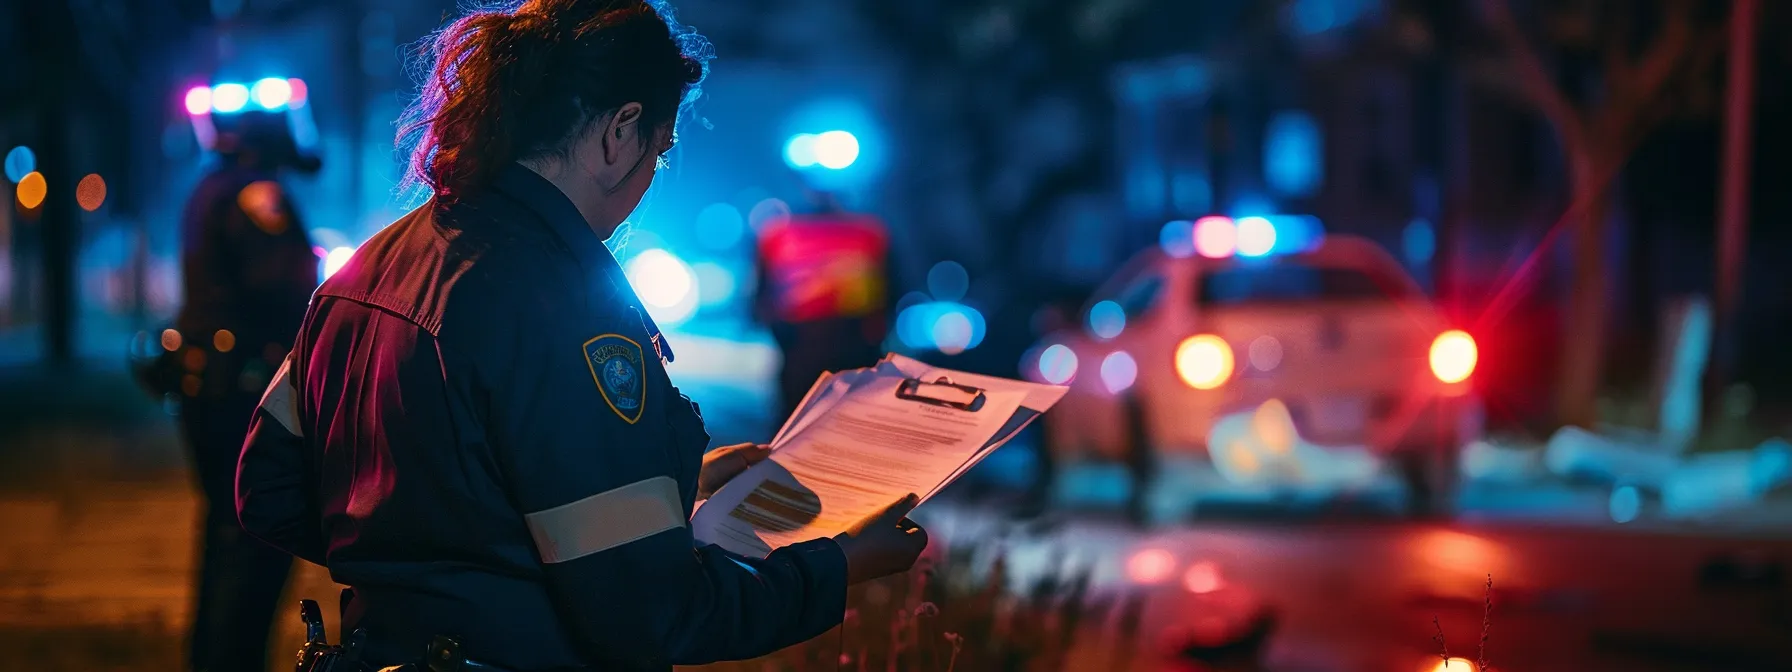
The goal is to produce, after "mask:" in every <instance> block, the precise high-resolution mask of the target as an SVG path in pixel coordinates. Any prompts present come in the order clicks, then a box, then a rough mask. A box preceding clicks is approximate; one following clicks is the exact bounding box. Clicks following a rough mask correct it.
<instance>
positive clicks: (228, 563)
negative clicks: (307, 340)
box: [162, 111, 319, 672]
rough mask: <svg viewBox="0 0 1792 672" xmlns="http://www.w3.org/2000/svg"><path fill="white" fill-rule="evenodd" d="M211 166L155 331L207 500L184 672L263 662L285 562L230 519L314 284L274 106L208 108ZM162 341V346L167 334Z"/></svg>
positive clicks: (314, 165) (294, 159) (221, 671)
mask: <svg viewBox="0 0 1792 672" xmlns="http://www.w3.org/2000/svg"><path fill="white" fill-rule="evenodd" d="M211 123H212V124H213V125H214V126H215V127H216V129H217V135H216V141H215V143H216V144H215V145H214V146H213V149H214V150H215V151H216V153H217V155H218V159H219V163H218V166H217V167H216V168H215V169H214V170H212V171H211V172H210V173H208V174H207V175H206V176H205V177H204V179H202V180H201V181H200V182H199V186H198V188H197V189H196V190H195V191H194V192H193V196H192V198H191V199H190V200H189V201H188V202H187V206H186V212H185V214H184V215H183V217H182V222H181V271H182V273H181V275H182V279H183V281H184V283H185V297H184V301H183V303H182V305H181V310H180V315H179V317H178V318H177V320H176V323H175V331H176V332H177V333H178V334H179V336H178V338H176V337H174V336H172V335H170V334H164V336H163V343H162V345H163V346H164V348H166V350H167V351H168V352H169V354H170V355H171V356H172V360H173V363H172V366H173V367H174V368H175V369H177V371H178V374H177V376H178V377H177V378H175V379H174V380H171V381H170V383H172V384H173V385H175V386H176V387H178V388H179V389H178V390H177V391H175V392H176V393H177V394H178V395H179V398H180V400H181V413H180V417H181V428H182V430H183V433H184V435H185V438H186V441H187V445H188V446H189V447H190V448H191V451H192V458H193V467H194V471H195V473H196V474H197V475H198V480H199V486H200V491H201V493H202V494H203V495H204V497H205V518H204V522H203V524H204V526H205V528H204V535H203V536H204V540H205V541H204V543H205V549H204V552H203V554H202V556H201V560H200V574H199V588H198V591H197V593H198V604H197V610H196V613H195V614H194V618H193V631H192V633H191V638H192V639H191V642H190V645H191V648H190V651H189V654H190V656H191V661H190V664H191V665H192V668H193V669H194V670H207V671H211V672H225V671H232V672H234V671H237V670H260V669H262V667H263V666H264V665H265V664H266V661H267V641H268V631H269V624H270V622H271V619H272V618H273V616H274V611H275V608H276V605H275V603H276V601H278V600H279V599H280V593H281V591H282V590H283V589H284V588H285V585H286V578H287V574H288V571H289V570H290V568H291V565H292V559H291V558H290V557H289V556H287V555H286V554H285V553H282V552H281V551H280V550H279V549H276V548H273V547H271V546H268V545H267V544H265V543H262V542H261V541H260V540H257V539H255V538H253V537H251V536H249V535H247V534H246V533H244V531H243V529H242V526H241V525H239V524H238V523H237V520H236V507H235V505H234V502H235V495H234V487H235V486H234V483H235V479H236V462H237V455H238V453H240V452H241V451H242V447H243V439H244V436H245V434H246V433H247V431H248V426H249V420H250V418H251V417H253V416H254V414H255V406H256V403H257V401H258V400H259V399H260V397H261V392H262V390H264V389H266V387H267V382H268V380H270V379H271V378H272V374H273V371H274V369H275V368H276V367H278V366H279V365H280V362H281V361H282V360H283V359H285V357H286V353H287V350H288V349H290V347H291V345H292V337H293V334H294V333H295V332H297V331H298V328H299V322H300V321H301V320H303V319H304V317H305V304H306V302H307V301H309V300H310V299H311V291H312V290H313V289H315V288H316V287H317V276H318V258H317V255H316V254H315V253H314V252H313V251H312V247H311V241H310V240H309V238H308V237H307V236H306V234H305V227H304V225H303V224H301V223H300V221H299V216H298V212H297V211H296V210H295V209H294V207H293V203H292V201H291V200H290V199H289V198H287V195H286V192H285V191H284V190H283V189H282V188H281V186H280V182H279V174H280V172H281V171H282V170H283V169H296V170H300V171H304V172H315V171H316V170H317V169H318V167H319V164H318V161H317V159H315V158H313V157H310V156H307V155H305V154H304V153H302V152H301V151H300V150H299V148H298V146H297V144H296V143H295V142H294V140H293V136H292V133H291V132H290V131H289V130H288V125H287V120H286V117H285V115H284V114H283V113H279V112H264V111H246V112H241V113H237V114H230V115H215V116H213V117H212V119H211ZM171 341H172V342H171Z"/></svg>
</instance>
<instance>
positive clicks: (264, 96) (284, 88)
mask: <svg viewBox="0 0 1792 672" xmlns="http://www.w3.org/2000/svg"><path fill="white" fill-rule="evenodd" d="M249 97H250V98H253V99H255V104H256V105H260V106H261V108H262V109H264V110H276V109H279V108H281V107H284V106H285V105H286V103H287V102H288V101H290V100H292V84H291V83H290V82H288V81H286V80H284V79H280V78H278V77H269V78H267V79H263V80H260V81H258V82H255V86H254V87H253V88H251V89H249Z"/></svg>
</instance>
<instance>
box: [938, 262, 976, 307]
mask: <svg viewBox="0 0 1792 672" xmlns="http://www.w3.org/2000/svg"><path fill="white" fill-rule="evenodd" d="M970 289H971V274H970V272H968V271H966V270H964V265H963V264H960V263H958V262H956V261H942V262H939V263H937V264H934V265H933V268H929V269H927V293H929V294H932V295H933V298H934V299H937V300H940V301H960V300H963V299H964V295H965V294H966V293H968V292H969V291H970Z"/></svg>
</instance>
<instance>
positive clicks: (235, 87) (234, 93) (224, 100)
mask: <svg viewBox="0 0 1792 672" xmlns="http://www.w3.org/2000/svg"><path fill="white" fill-rule="evenodd" d="M248 104H249V87H247V86H243V85H241V84H219V85H218V86H217V88H214V89H212V109H213V110H215V111H218V112H223V113H225V114H229V113H231V112H240V111H242V109H243V106H244V105H248Z"/></svg>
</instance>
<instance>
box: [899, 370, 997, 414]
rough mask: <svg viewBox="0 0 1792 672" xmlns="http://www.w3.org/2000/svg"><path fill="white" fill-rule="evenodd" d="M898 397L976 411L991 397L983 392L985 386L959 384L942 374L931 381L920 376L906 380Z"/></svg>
mask: <svg viewBox="0 0 1792 672" xmlns="http://www.w3.org/2000/svg"><path fill="white" fill-rule="evenodd" d="M896 398H897V399H902V400H905V401H918V402H921V403H923V404H931V405H933V406H944V407H946V408H956V409H958V410H961V411H969V412H972V413H975V412H977V411H980V410H982V409H983V402H984V401H986V400H988V398H989V397H988V395H985V394H984V393H983V388H980V387H972V386H970V385H959V384H956V383H953V382H952V379H950V378H947V377H945V376H940V377H939V378H936V379H934V381H933V382H931V383H929V382H926V381H923V380H920V379H918V378H909V379H907V380H904V381H902V385H901V386H899V387H897V388H896Z"/></svg>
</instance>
